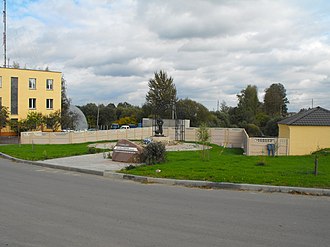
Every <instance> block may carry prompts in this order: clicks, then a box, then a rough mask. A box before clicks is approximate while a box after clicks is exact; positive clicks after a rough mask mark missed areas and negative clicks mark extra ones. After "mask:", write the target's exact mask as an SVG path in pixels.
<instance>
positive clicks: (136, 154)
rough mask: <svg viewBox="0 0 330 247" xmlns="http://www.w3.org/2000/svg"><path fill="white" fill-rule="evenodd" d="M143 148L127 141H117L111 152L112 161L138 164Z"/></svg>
mask: <svg viewBox="0 0 330 247" xmlns="http://www.w3.org/2000/svg"><path fill="white" fill-rule="evenodd" d="M142 153H143V148H142V147H141V146H139V145H137V144H135V143H134V142H131V141H129V140H125V139H123V140H119V141H118V142H117V144H116V146H115V147H114V149H113V152H112V160H113V161H119V162H127V163H140V162H141V156H142Z"/></svg>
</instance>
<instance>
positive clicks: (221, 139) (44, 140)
mask: <svg viewBox="0 0 330 247" xmlns="http://www.w3.org/2000/svg"><path fill="white" fill-rule="evenodd" d="M209 131H210V136H211V140H210V142H211V143H213V144H217V145H220V146H225V147H229V148H231V147H233V148H242V149H244V152H245V154H246V155H268V150H267V144H274V145H275V154H276V155H289V153H288V152H289V141H288V139H285V138H250V137H249V136H248V135H247V133H246V132H245V130H244V129H241V128H210V129H209ZM196 132H197V128H186V129H185V141H191V142H197V141H198V138H197V135H196ZM163 133H164V135H165V136H167V137H169V138H170V139H172V140H174V139H175V128H164V130H163ZM152 135H153V133H152V127H146V128H133V129H127V130H126V129H118V130H99V131H84V132H23V133H21V143H22V144H32V143H34V144H69V143H85V142H97V141H110V140H119V139H129V140H142V139H145V138H149V137H151V136H152Z"/></svg>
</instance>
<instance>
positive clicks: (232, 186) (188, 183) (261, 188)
mask: <svg viewBox="0 0 330 247" xmlns="http://www.w3.org/2000/svg"><path fill="white" fill-rule="evenodd" d="M103 176H104V177H107V178H112V179H124V180H131V181H135V182H140V183H157V184H166V185H179V186H185V187H194V188H204V189H227V190H244V191H256V192H280V193H290V194H301V195H314V196H330V189H318V188H304V187H289V186H273V185H259V184H236V183H226V182H207V181H199V180H177V179H166V178H152V177H144V176H137V175H131V174H124V173H116V172H111V171H105V172H104V175H103Z"/></svg>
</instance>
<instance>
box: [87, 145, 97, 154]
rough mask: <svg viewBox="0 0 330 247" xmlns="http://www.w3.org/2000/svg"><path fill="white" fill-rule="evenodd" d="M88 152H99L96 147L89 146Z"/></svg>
mask: <svg viewBox="0 0 330 247" xmlns="http://www.w3.org/2000/svg"><path fill="white" fill-rule="evenodd" d="M88 153H89V154H95V153H97V150H96V147H88Z"/></svg>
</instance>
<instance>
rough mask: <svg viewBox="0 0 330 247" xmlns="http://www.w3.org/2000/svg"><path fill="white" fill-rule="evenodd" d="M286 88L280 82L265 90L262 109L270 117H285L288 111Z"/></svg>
mask: <svg viewBox="0 0 330 247" xmlns="http://www.w3.org/2000/svg"><path fill="white" fill-rule="evenodd" d="M288 103H289V101H288V99H287V98H286V90H285V88H284V86H283V85H282V84H281V83H277V84H275V83H274V84H272V85H271V86H270V87H269V88H267V89H266V90H265V97H264V109H265V112H266V114H267V115H269V116H271V117H275V116H281V117H285V116H286V114H287V112H288V107H287V104H288Z"/></svg>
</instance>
